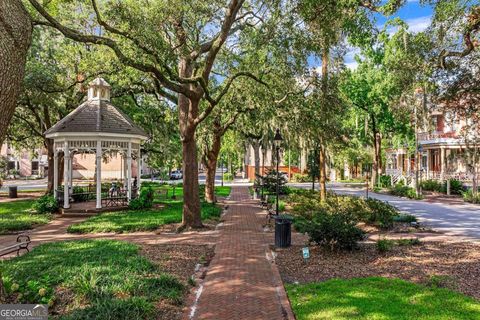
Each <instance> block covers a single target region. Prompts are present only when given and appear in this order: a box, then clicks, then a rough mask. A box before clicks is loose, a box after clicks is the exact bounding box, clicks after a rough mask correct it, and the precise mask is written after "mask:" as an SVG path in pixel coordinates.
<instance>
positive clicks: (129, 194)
mask: <svg viewBox="0 0 480 320" xmlns="http://www.w3.org/2000/svg"><path fill="white" fill-rule="evenodd" d="M127 198H128V201H130V200H131V199H132V143H131V142H129V143H128V149H127Z"/></svg>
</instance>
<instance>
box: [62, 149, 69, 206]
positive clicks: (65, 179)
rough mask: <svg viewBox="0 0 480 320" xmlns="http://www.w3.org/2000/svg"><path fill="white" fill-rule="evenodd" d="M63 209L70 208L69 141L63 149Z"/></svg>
mask: <svg viewBox="0 0 480 320" xmlns="http://www.w3.org/2000/svg"><path fill="white" fill-rule="evenodd" d="M63 159H64V160H63V208H64V209H68V208H70V203H69V200H70V194H69V190H68V187H69V182H68V176H69V172H68V171H69V169H68V163H69V162H70V149H69V143H68V141H65V144H64V147H63Z"/></svg>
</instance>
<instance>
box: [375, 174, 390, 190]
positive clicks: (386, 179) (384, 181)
mask: <svg viewBox="0 0 480 320" xmlns="http://www.w3.org/2000/svg"><path fill="white" fill-rule="evenodd" d="M391 185H392V177H391V176H386V175H381V176H380V179H379V180H378V187H380V188H388V187H390V186H391Z"/></svg>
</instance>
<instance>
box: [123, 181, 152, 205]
mask: <svg viewBox="0 0 480 320" xmlns="http://www.w3.org/2000/svg"><path fill="white" fill-rule="evenodd" d="M153 196H154V190H153V188H152V187H151V186H149V187H146V188H142V190H141V191H140V195H139V196H138V198H136V199H132V200H130V203H129V205H128V206H129V208H130V209H132V210H141V209H149V208H151V207H153Z"/></svg>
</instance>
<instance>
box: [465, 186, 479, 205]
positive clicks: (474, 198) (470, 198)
mask: <svg viewBox="0 0 480 320" xmlns="http://www.w3.org/2000/svg"><path fill="white" fill-rule="evenodd" d="M462 195H463V200H465V201H467V202H471V203H480V193H478V192H477V194H476V195H473V190H472V189H468V190H467V191H465V192H463V193H462Z"/></svg>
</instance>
